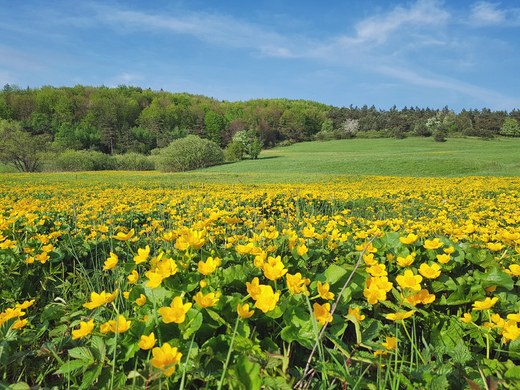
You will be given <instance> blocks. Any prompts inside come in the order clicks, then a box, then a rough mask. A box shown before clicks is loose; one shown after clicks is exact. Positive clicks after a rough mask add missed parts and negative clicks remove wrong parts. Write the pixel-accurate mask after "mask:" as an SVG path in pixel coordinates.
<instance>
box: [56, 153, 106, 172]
mask: <svg viewBox="0 0 520 390" xmlns="http://www.w3.org/2000/svg"><path fill="white" fill-rule="evenodd" d="M114 162H115V161H114V159H113V158H112V157H111V156H109V155H108V154H105V153H101V152H96V151H93V150H66V151H64V152H63V153H61V154H59V155H58V157H57V158H56V168H57V169H58V170H59V171H73V172H76V171H103V170H110V169H114V168H115V163H114Z"/></svg>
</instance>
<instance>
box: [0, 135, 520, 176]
mask: <svg viewBox="0 0 520 390" xmlns="http://www.w3.org/2000/svg"><path fill="white" fill-rule="evenodd" d="M5 170H7V168H5V167H4V171H5ZM343 175H348V176H365V175H376V176H411V177H462V176H520V139H512V138H497V139H493V140H489V141H485V140H481V139H466V138H454V139H449V140H448V141H447V142H445V143H439V142H434V141H433V140H432V139H430V138H407V139H403V140H396V139H387V138H385V139H352V140H342V141H328V142H305V143H300V144H295V145H291V146H288V147H277V148H274V149H268V150H264V151H262V153H261V155H260V158H259V159H258V160H245V161H241V162H236V163H230V164H224V165H220V166H215V167H211V168H207V169H202V170H198V171H191V172H185V173H175V174H171V173H168V174H163V173H159V172H135V173H133V172H127V173H125V174H124V175H120V174H107V173H94V172H92V173H84V172H82V173H56V174H42V175H20V174H15V175H4V176H3V177H2V180H15V181H19V182H25V181H27V182H39V181H40V182H49V181H56V182H77V181H78V180H79V181H84V180H85V181H87V182H89V181H92V182H97V181H101V182H105V183H106V180H109V181H112V180H114V181H115V182H121V183H124V182H129V183H133V182H136V181H138V182H140V183H144V182H148V183H149V184H150V185H153V186H157V185H160V186H178V185H183V184H188V183H196V182H201V183H228V184H247V183H257V184H259V183H293V184H297V183H316V182H326V181H330V180H336V179H338V178H339V177H341V176H343ZM110 178H111V179H110Z"/></svg>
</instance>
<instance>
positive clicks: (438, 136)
mask: <svg viewBox="0 0 520 390" xmlns="http://www.w3.org/2000/svg"><path fill="white" fill-rule="evenodd" d="M446 137H447V134H446V131H445V130H443V129H437V130H435V131H434V132H433V139H434V140H435V142H446Z"/></svg>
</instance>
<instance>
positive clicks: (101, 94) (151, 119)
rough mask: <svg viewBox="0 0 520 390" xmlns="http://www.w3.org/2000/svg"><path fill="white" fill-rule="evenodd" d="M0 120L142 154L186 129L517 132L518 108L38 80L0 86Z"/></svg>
mask: <svg viewBox="0 0 520 390" xmlns="http://www.w3.org/2000/svg"><path fill="white" fill-rule="evenodd" d="M0 120H4V123H5V121H9V122H10V123H16V125H17V126H18V127H19V128H21V129H22V131H23V132H25V133H26V134H27V135H29V136H31V137H39V138H38V139H39V140H40V141H42V142H43V140H45V142H47V144H49V145H52V147H53V148H54V150H88V151H98V152H102V153H105V154H109V155H120V154H126V153H131V152H132V153H139V154H143V155H149V154H151V153H152V152H153V151H154V150H157V149H161V148H165V147H166V146H168V145H169V144H170V143H171V142H172V141H173V140H176V139H179V138H184V137H186V136H187V135H188V134H190V135H195V136H198V137H200V138H203V139H208V140H211V141H213V142H215V143H216V144H217V145H219V146H220V147H221V148H226V147H227V146H228V145H230V144H232V143H233V138H234V137H235V136H236V134H237V133H239V132H247V133H248V134H253V135H254V136H256V137H257V138H258V140H260V142H261V144H262V145H263V146H264V147H273V146H275V145H279V144H289V143H294V142H301V141H310V140H315V139H319V140H320V139H321V140H327V139H342V138H352V137H365V138H368V137H374V138H375V137H396V138H404V137H407V136H412V135H415V136H432V135H433V136H434V137H435V139H436V140H438V141H443V140H445V139H446V137H449V136H457V135H459V136H478V137H483V138H491V137H494V136H496V135H505V136H520V126H519V123H520V110H513V111H511V112H506V111H492V110H490V109H487V108H483V109H479V110H476V109H475V110H462V111H461V112H459V113H455V112H453V111H452V110H450V109H448V108H447V107H445V108H444V109H442V110H438V109H430V108H418V107H410V108H408V107H405V108H403V109H397V108H396V107H395V106H394V107H392V108H391V109H389V110H381V109H376V108H375V107H374V106H372V107H368V106H363V107H353V106H350V107H333V106H329V105H325V104H321V103H318V102H313V101H306V100H288V99H256V100H249V101H244V102H227V101H219V100H215V99H213V98H209V97H205V96H199V95H191V94H188V93H170V92H165V91H162V90H161V91H152V90H150V89H142V88H138V87H130V86H119V87H117V88H107V87H90V86H81V85H77V86H75V87H59V88H56V87H51V86H46V87H42V88H36V89H30V88H27V89H20V88H18V87H16V86H10V85H5V86H4V87H3V89H2V90H1V91H0Z"/></svg>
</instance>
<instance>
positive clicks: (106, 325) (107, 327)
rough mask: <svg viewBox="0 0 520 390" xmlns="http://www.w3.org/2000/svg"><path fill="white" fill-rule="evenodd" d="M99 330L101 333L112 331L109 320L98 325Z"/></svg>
mask: <svg viewBox="0 0 520 390" xmlns="http://www.w3.org/2000/svg"><path fill="white" fill-rule="evenodd" d="M112 321H113V320H112ZM99 331H100V332H101V333H103V334H107V333H109V332H112V323H111V322H110V321H107V322H105V323H103V324H101V325H99Z"/></svg>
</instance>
